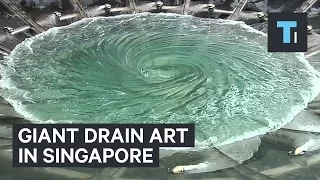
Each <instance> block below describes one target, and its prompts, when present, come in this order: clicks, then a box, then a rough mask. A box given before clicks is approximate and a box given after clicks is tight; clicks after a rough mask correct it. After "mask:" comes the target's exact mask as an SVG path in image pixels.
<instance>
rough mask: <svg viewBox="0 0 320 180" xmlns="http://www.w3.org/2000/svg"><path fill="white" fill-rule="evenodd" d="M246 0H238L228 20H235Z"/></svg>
mask: <svg viewBox="0 0 320 180" xmlns="http://www.w3.org/2000/svg"><path fill="white" fill-rule="evenodd" d="M247 2H248V0H239V2H238V4H237V6H236V7H235V8H234V10H233V12H232V14H231V15H230V16H229V18H228V19H230V20H237V19H238V16H239V13H240V12H241V11H242V10H243V9H244V7H245V6H246V4H247Z"/></svg>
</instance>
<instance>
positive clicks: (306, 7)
mask: <svg viewBox="0 0 320 180" xmlns="http://www.w3.org/2000/svg"><path fill="white" fill-rule="evenodd" d="M317 1H318V0H307V1H305V2H304V3H303V4H302V5H301V6H300V7H298V8H297V9H296V11H295V12H307V11H308V10H309V9H310V8H311V7H312V6H313V5H314V3H316V2H317Z"/></svg>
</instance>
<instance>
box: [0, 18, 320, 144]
mask: <svg viewBox="0 0 320 180" xmlns="http://www.w3.org/2000/svg"><path fill="white" fill-rule="evenodd" d="M266 43H267V39H266V35H264V34H262V33H258V32H256V31H254V30H253V29H252V28H250V27H249V26H246V25H244V24H243V23H240V22H233V21H224V20H211V19H201V18H196V17H192V16H182V15H174V14H138V15H123V16H118V17H110V18H101V17H100V18H90V19H84V20H81V21H79V22H77V23H74V24H71V25H69V26H66V27H62V28H53V29H50V30H49V31H47V32H45V33H42V34H40V35H37V36H35V37H32V38H30V39H27V40H25V41H24V42H23V43H21V44H19V45H18V46H17V47H16V48H15V50H14V51H13V52H12V53H11V54H10V56H8V57H7V58H6V61H5V62H4V64H3V65H1V75H2V80H1V87H2V88H3V90H2V91H3V92H2V95H3V96H4V97H5V98H6V99H7V100H8V101H10V102H11V103H12V104H13V106H14V107H15V109H16V110H17V111H18V112H19V113H21V114H23V115H24V116H26V117H27V118H29V119H33V120H38V121H41V122H43V121H46V122H48V120H50V121H51V122H69V121H71V122H83V123H107V122H108V123H111V122H114V123H125V122H126V123H150V122H153V123H191V122H195V123H196V126H197V132H196V136H197V141H198V142H202V143H203V144H206V145H208V144H215V145H217V144H223V143H227V142H232V141H234V140H239V139H241V138H245V137H250V136H254V135H259V134H261V133H265V132H266V131H268V130H270V129H273V128H279V127H280V126H281V125H283V124H286V123H288V122H289V121H290V120H292V118H293V116H294V115H296V114H297V113H298V112H299V111H300V110H302V109H303V108H304V107H305V106H306V103H307V102H308V101H310V100H311V99H312V98H314V97H315V95H316V94H317V93H319V87H316V84H318V85H319V84H320V81H319V78H318V77H317V75H316V73H317V72H315V70H313V69H312V68H311V67H310V65H309V64H308V63H307V62H306V60H305V59H303V57H302V56H301V55H299V54H296V53H267V48H266Z"/></svg>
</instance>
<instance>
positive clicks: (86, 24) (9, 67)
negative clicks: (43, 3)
mask: <svg viewBox="0 0 320 180" xmlns="http://www.w3.org/2000/svg"><path fill="white" fill-rule="evenodd" d="M149 16H153V17H154V18H159V20H161V18H164V19H166V20H168V21H169V20H172V21H176V19H177V18H189V19H192V20H194V19H193V18H195V17H192V16H188V15H177V14H170V13H166V14H158V15H150V14H148V13H142V14H136V15H119V16H115V17H94V18H85V19H82V20H80V21H78V22H75V23H73V24H70V25H68V26H65V27H55V28H51V29H49V30H48V31H46V32H43V33H41V34H38V35H36V36H34V37H31V38H29V39H26V40H25V41H24V42H22V43H21V44H19V45H17V46H16V48H15V49H14V50H13V51H12V53H11V54H10V55H9V56H8V57H6V58H5V64H6V65H1V71H0V72H1V76H2V79H1V81H0V85H1V88H2V89H3V90H4V92H2V95H3V96H4V98H5V99H6V100H7V101H8V102H10V103H11V104H12V105H13V107H14V108H15V110H16V111H17V112H18V113H19V114H21V115H23V116H24V117H25V118H26V119H29V120H32V121H34V122H36V123H37V122H46V123H60V122H65V123H76V122H82V121H81V120H78V119H58V120H57V119H51V118H50V117H49V119H45V120H44V119H42V118H39V117H38V116H37V115H36V114H34V112H33V111H30V110H28V108H27V106H26V105H25V104H24V102H23V101H29V102H32V101H34V99H33V98H32V97H30V96H32V94H31V95H30V92H29V91H28V90H27V89H21V88H18V87H17V86H16V85H15V82H14V80H12V75H13V73H12V72H13V71H15V66H17V64H16V63H17V61H15V59H20V58H21V57H20V56H21V55H22V54H23V53H26V51H25V50H28V51H29V53H30V54H31V55H32V54H35V53H37V52H38V49H33V48H34V47H37V44H36V43H35V42H36V41H37V42H38V41H39V39H42V40H45V39H46V38H47V37H53V38H57V37H58V36H59V35H60V33H61V32H60V31H64V30H67V29H69V30H71V29H72V28H79V26H80V28H91V26H94V25H95V23H97V22H98V21H101V22H103V21H104V20H110V21H111V20H112V21H113V22H114V23H116V24H113V25H114V26H120V25H121V24H125V23H127V22H130V21H133V20H137V19H147V18H149ZM197 20H198V21H200V23H204V24H207V25H208V26H209V24H210V23H212V25H213V26H214V25H216V24H219V25H221V26H223V25H229V26H230V25H234V26H235V27H238V26H239V27H241V28H243V29H245V30H246V31H247V32H250V33H255V34H259V35H260V36H261V37H264V38H265V37H266V36H267V35H266V34H265V33H263V32H260V31H258V30H255V29H254V28H252V27H250V26H247V25H245V24H244V23H243V22H236V21H230V20H208V19H200V18H198V19H197ZM108 23H110V22H109V21H108ZM180 26H185V28H192V27H189V26H188V25H187V24H180ZM229 26H228V27H229ZM101 28H103V27H101V26H98V27H96V31H100V29H101ZM180 28H182V27H180ZM193 28H194V29H197V27H193ZM229 28H230V27H229ZM231 28H232V27H231ZM208 29H209V30H208V31H210V30H211V29H210V27H208ZM80 31H81V30H80ZM190 31H191V30H190ZM242 33H243V32H242ZM64 35H65V36H66V38H68V37H70V38H72V37H73V34H67V35H66V34H64ZM99 37H103V36H99ZM79 38H81V37H79ZM137 38H141V37H137ZM244 39H250V37H246V38H244ZM49 43H50V42H49ZM102 43H103V39H102V40H99V44H102ZM33 46H34V47H33ZM38 46H39V45H38ZM87 46H90V42H87V43H81V44H79V48H82V47H87ZM99 47H100V45H99ZM38 48H42V46H39V47H38ZM240 50H241V49H240ZM70 51H71V50H70ZM129 51H130V49H129ZM64 53H66V50H64ZM295 56H296V58H297V59H298V60H299V61H300V62H302V63H303V64H304V66H305V69H304V70H302V71H301V72H300V73H304V76H306V80H307V82H308V83H309V86H308V87H306V88H305V89H304V90H303V89H300V91H299V94H300V96H301V98H302V102H301V103H297V104H295V105H291V107H290V109H291V110H290V111H288V112H286V113H285V115H284V116H283V117H281V118H280V119H278V120H277V121H275V120H274V119H268V118H265V120H266V121H267V123H268V125H266V126H265V127H259V128H258V129H256V130H250V131H243V132H242V134H237V135H236V136H231V137H226V138H225V139H224V140H223V141H221V139H220V140H218V138H217V137H218V136H216V135H212V134H211V135H210V136H209V137H208V136H207V137H206V140H201V141H198V140H196V144H197V146H198V147H207V146H208V145H212V143H214V145H224V144H229V143H232V142H235V141H240V140H243V139H246V138H250V137H253V136H257V135H261V134H264V133H266V132H269V131H272V130H276V129H278V128H280V127H282V126H284V125H286V124H287V123H289V122H290V121H292V119H293V118H294V116H296V115H297V114H298V113H299V112H300V111H301V110H303V109H304V108H305V107H306V106H307V104H308V102H310V101H312V100H313V99H314V98H315V97H316V96H317V95H318V94H319V92H320V78H319V77H320V75H319V72H317V71H316V70H315V69H314V68H313V67H312V66H311V65H310V64H309V63H308V61H307V60H306V59H305V58H304V56H303V54H302V53H295ZM289 57H292V56H288V58H289ZM271 60H272V59H271ZM284 67H285V66H284ZM150 72H153V71H150ZM167 72H168V71H167ZM155 73H160V75H162V74H161V73H162V72H158V71H156V72H155ZM169 73H170V71H169ZM164 75H166V74H164ZM164 77H165V76H164ZM30 78H32V77H30ZM149 81H151V80H149ZM157 81H158V80H157ZM207 82H210V80H208V81H207ZM128 87H129V86H128ZM237 91H239V90H235V91H234V92H237ZM13 92H14V93H13ZM199 92H200V94H201V88H199ZM261 93H262V92H261ZM19 94H23V97H22V99H17V98H13V97H15V96H17V95H18V96H21V95H19ZM231 95H232V94H231ZM289 97H290V96H289ZM281 98H284V97H281ZM231 101H232V99H230V103H231V105H230V107H232V106H235V103H234V104H232V102H231ZM288 106H289V105H288ZM123 112H124V111H123ZM37 113H38V112H37ZM58 113H59V112H58ZM228 113H232V112H228ZM226 116H230V117H234V116H232V115H231V114H229V115H228V114H226ZM175 118H176V117H175V116H171V117H168V119H169V120H172V121H174V119H175ZM194 118H196V117H194ZM198 118H199V119H196V120H194V121H202V120H203V118H202V117H198ZM208 123H211V122H208ZM165 149H168V148H165Z"/></svg>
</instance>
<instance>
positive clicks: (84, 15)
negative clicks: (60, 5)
mask: <svg viewBox="0 0 320 180" xmlns="http://www.w3.org/2000/svg"><path fill="white" fill-rule="evenodd" d="M69 2H70V3H71V4H72V6H73V8H74V9H75V10H76V11H78V12H79V14H80V17H81V18H87V17H89V16H88V15H87V13H86V12H85V10H84V9H83V7H82V5H81V4H80V2H79V1H78V0H69Z"/></svg>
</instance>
